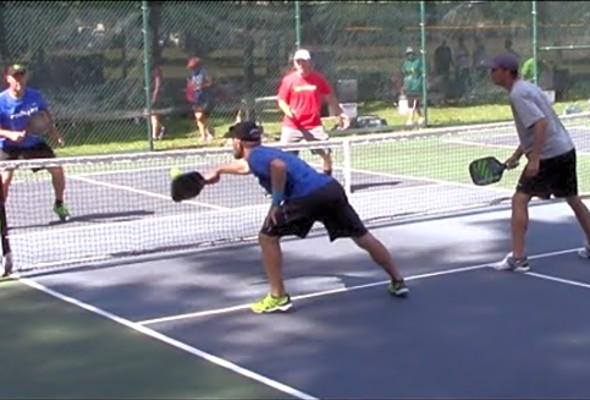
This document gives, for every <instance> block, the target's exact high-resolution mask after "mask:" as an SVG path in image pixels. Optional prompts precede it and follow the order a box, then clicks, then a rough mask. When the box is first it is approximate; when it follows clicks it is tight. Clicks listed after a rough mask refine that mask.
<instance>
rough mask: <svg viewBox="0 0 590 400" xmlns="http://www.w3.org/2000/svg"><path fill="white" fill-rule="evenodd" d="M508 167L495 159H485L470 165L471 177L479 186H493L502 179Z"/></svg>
mask: <svg viewBox="0 0 590 400" xmlns="http://www.w3.org/2000/svg"><path fill="white" fill-rule="evenodd" d="M505 170H506V165H505V164H504V163H501V162H500V161H498V159H497V158H495V157H484V158H479V159H477V160H473V161H472V162H471V163H470V164H469V175H470V176H471V180H472V181H473V183H474V184H475V185H477V186H485V185H491V184H492V183H496V182H498V181H500V180H501V179H502V174H503V173H504V171H505Z"/></svg>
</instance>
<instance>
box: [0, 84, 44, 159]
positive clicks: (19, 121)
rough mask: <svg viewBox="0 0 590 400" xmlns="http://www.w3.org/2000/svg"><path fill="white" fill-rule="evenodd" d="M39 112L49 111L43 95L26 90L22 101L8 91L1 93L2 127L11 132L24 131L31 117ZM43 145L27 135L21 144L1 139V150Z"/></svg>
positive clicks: (34, 136)
mask: <svg viewBox="0 0 590 400" xmlns="http://www.w3.org/2000/svg"><path fill="white" fill-rule="evenodd" d="M37 111H47V103H46V102H45V99H43V96H41V93H39V92H38V91H36V90H34V89H30V88H25V93H24V95H23V97H21V98H20V99H16V98H14V97H13V96H12V95H11V94H10V92H9V91H8V90H5V91H3V92H2V93H0V127H1V128H2V129H6V130H10V131H23V130H24V129H25V125H26V124H27V121H28V120H29V116H30V115H31V114H33V113H35V112H37ZM40 143H43V139H42V138H40V137H39V136H36V135H27V136H25V138H24V139H23V140H22V141H21V142H19V143H16V142H13V141H12V140H8V139H6V138H3V137H0V149H3V148H5V147H19V148H28V147H33V146H36V145H38V144H40Z"/></svg>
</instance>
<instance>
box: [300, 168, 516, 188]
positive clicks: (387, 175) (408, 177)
mask: <svg viewBox="0 0 590 400" xmlns="http://www.w3.org/2000/svg"><path fill="white" fill-rule="evenodd" d="M310 165H312V166H314V167H319V164H310ZM333 169H335V170H340V171H342V170H344V167H340V166H335V167H333ZM350 171H351V172H355V173H357V174H365V175H371V176H379V177H383V178H392V179H402V180H413V181H424V182H428V183H435V184H439V185H445V186H455V187H462V188H468V189H471V190H478V191H482V190H487V191H497V192H499V193H504V192H507V193H508V192H509V193H512V191H511V190H508V189H502V188H498V187H487V188H484V187H482V186H476V185H471V184H468V183H461V182H455V181H447V180H444V179H436V178H427V177H423V176H412V175H401V174H390V173H387V172H377V171H368V170H364V169H360V168H350ZM353 186H354V184H353ZM418 186H426V185H416V186H415V187H418ZM392 190H400V189H392ZM371 193H374V192H373V191H372V192H371ZM354 194H355V193H353V195H354Z"/></svg>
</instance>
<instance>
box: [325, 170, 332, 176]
mask: <svg viewBox="0 0 590 400" xmlns="http://www.w3.org/2000/svg"><path fill="white" fill-rule="evenodd" d="M324 174H326V175H329V176H332V170H331V169H325V170H324Z"/></svg>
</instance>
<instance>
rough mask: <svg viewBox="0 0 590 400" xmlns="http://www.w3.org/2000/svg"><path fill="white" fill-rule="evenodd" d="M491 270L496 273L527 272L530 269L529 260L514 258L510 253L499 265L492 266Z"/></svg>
mask: <svg viewBox="0 0 590 400" xmlns="http://www.w3.org/2000/svg"><path fill="white" fill-rule="evenodd" d="M493 268H494V269H495V270H496V271H516V272H527V271H529V270H530V269H531V266H530V264H529V260H528V259H527V258H526V257H523V258H515V257H514V256H512V253H508V255H507V256H506V257H505V258H504V259H503V260H502V261H500V262H499V263H497V264H494V265H493Z"/></svg>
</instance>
